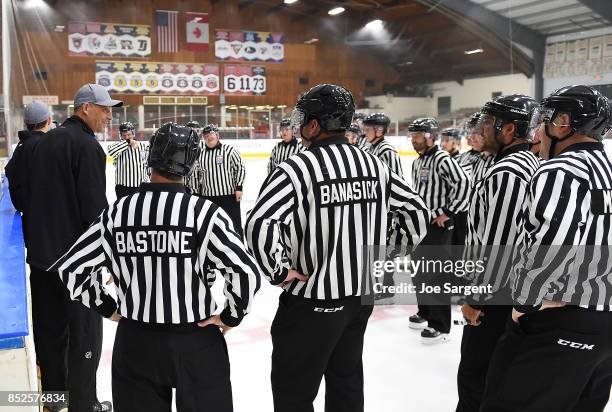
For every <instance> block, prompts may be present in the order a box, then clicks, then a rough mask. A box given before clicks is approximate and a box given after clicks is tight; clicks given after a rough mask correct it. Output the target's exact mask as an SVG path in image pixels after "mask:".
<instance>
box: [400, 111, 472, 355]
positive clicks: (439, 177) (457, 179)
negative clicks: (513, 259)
mask: <svg viewBox="0 0 612 412" xmlns="http://www.w3.org/2000/svg"><path fill="white" fill-rule="evenodd" d="M408 131H409V132H410V135H411V139H412V146H413V147H414V150H416V152H417V153H418V154H419V157H418V158H417V159H415V160H414V161H413V162H412V184H413V185H414V188H415V190H416V191H417V192H418V193H419V195H420V196H421V197H422V198H423V200H424V201H425V203H426V204H427V206H428V207H429V210H430V211H431V215H432V219H431V220H430V222H429V226H428V228H427V236H426V237H425V239H423V242H422V245H427V247H426V248H418V249H417V250H416V253H417V255H418V256H419V258H423V259H431V260H437V259H440V257H449V256H448V254H449V252H450V247H449V246H450V245H451V242H452V235H453V226H454V217H455V216H456V215H457V214H458V213H460V212H464V211H466V210H467V207H468V196H469V193H470V180H469V178H468V176H467V174H466V173H465V171H464V170H463V169H462V168H461V166H459V164H458V163H457V162H456V161H455V160H454V159H453V158H452V157H451V156H450V155H449V154H448V153H447V152H445V151H444V150H440V147H439V146H438V145H437V144H436V143H437V142H438V139H439V134H440V129H439V126H438V122H437V120H436V119H433V118H429V117H424V118H419V119H416V120H414V121H413V122H412V123H411V124H410V126H409V127H408ZM447 278H448V274H445V273H430V274H427V275H425V274H423V275H422V276H415V277H414V280H415V281H417V282H418V283H419V284H421V283H422V284H426V285H429V286H440V285H441V284H444V283H446V282H447V281H448V280H449V279H447ZM417 288H419V290H420V288H421V286H417ZM417 300H418V302H419V305H418V307H419V310H418V312H417V314H415V315H412V316H410V318H409V322H410V323H409V327H410V328H411V329H415V330H420V331H421V338H422V339H421V341H422V343H424V344H434V343H438V342H446V341H447V340H448V338H449V336H448V334H449V333H450V328H451V311H450V310H451V309H450V300H449V299H446V298H445V297H443V296H440V295H437V294H432V295H425V294H422V295H417Z"/></svg>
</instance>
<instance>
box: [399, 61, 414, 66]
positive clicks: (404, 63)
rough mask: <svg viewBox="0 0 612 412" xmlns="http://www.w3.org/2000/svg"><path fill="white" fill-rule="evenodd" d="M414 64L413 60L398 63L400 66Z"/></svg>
mask: <svg viewBox="0 0 612 412" xmlns="http://www.w3.org/2000/svg"><path fill="white" fill-rule="evenodd" d="M411 64H412V62H410V61H409V62H403V63H398V64H397V65H398V66H410V65H411Z"/></svg>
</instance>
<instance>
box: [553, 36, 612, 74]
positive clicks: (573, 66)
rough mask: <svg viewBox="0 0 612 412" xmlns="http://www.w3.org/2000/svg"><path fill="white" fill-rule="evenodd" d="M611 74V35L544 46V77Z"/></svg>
mask: <svg viewBox="0 0 612 412" xmlns="http://www.w3.org/2000/svg"><path fill="white" fill-rule="evenodd" d="M610 72H612V35H607V36H597V37H591V38H588V39H579V40H573V41H564V42H558V43H551V44H548V45H547V46H546V55H545V58H544V77H545V78H554V77H568V76H583V75H597V74H601V73H610Z"/></svg>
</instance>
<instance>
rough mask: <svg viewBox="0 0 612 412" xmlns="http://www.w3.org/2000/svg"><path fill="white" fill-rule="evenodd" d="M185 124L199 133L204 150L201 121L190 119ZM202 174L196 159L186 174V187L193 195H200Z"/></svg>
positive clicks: (199, 139)
mask: <svg viewBox="0 0 612 412" xmlns="http://www.w3.org/2000/svg"><path fill="white" fill-rule="evenodd" d="M185 126H187V127H189V128H191V129H192V130H193V131H194V132H196V134H197V135H198V142H199V143H198V145H199V146H200V150H201V151H203V150H204V139H202V133H201V128H200V122H198V121H197V120H190V121H188V122H187V123H186V124H185ZM201 176H202V174H201V173H200V165H199V164H198V162H197V161H196V163H195V165H194V166H193V170H192V171H191V173H189V175H187V176H185V188H186V189H187V191H188V192H189V193H191V194H192V195H198V194H199V191H200V177H201Z"/></svg>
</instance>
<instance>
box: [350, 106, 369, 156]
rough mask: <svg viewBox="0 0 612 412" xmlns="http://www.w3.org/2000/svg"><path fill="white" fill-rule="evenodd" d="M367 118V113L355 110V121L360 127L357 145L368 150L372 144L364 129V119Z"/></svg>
mask: <svg viewBox="0 0 612 412" xmlns="http://www.w3.org/2000/svg"><path fill="white" fill-rule="evenodd" d="M365 118H366V115H365V114H364V113H361V112H355V114H354V115H353V123H357V126H358V127H359V141H358V142H357V147H359V148H360V149H361V150H367V149H368V148H369V145H370V144H369V143H368V139H367V138H366V135H365V132H364V130H363V121H364V119H365Z"/></svg>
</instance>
